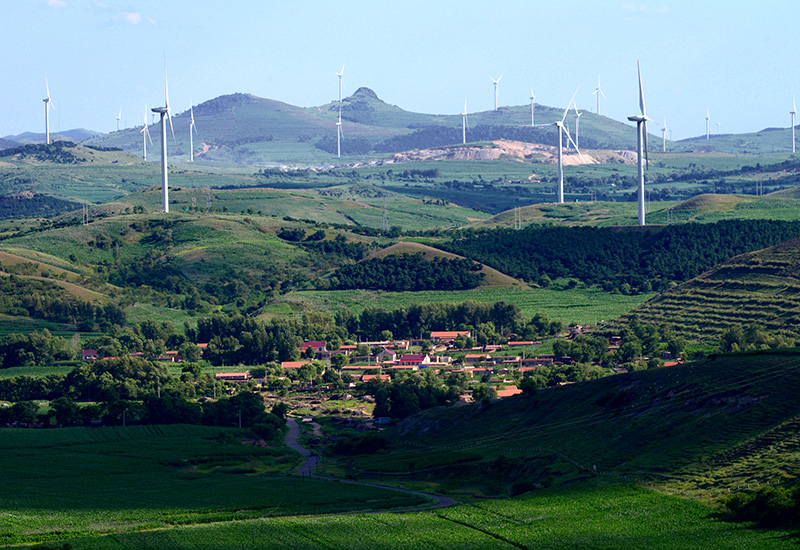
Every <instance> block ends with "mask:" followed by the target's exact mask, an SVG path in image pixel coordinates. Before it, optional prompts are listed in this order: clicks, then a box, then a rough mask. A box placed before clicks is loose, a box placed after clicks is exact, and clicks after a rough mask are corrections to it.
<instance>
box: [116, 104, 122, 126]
mask: <svg viewBox="0 0 800 550" xmlns="http://www.w3.org/2000/svg"><path fill="white" fill-rule="evenodd" d="M120 120H122V109H120V110H119V114H118V115H117V132H119V121H120Z"/></svg>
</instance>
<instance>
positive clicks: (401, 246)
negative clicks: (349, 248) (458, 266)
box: [365, 242, 529, 289]
mask: <svg viewBox="0 0 800 550" xmlns="http://www.w3.org/2000/svg"><path fill="white" fill-rule="evenodd" d="M394 254H422V256H423V257H424V258H425V259H426V260H428V261H433V259H434V258H448V259H463V258H464V257H463V256H459V255H457V254H452V253H450V252H445V251H444V250H439V249H438V248H433V247H432V246H428V245H425V244H421V243H414V242H400V243H397V244H393V245H392V246H390V247H387V248H384V249H382V250H379V251H377V252H375V253H373V254H370V255H369V256H368V257H367V258H365V260H370V259H373V258H385V257H386V256H390V255H394ZM481 273H483V274H484V278H483V283H481V285H480V287H478V288H500V287H505V288H520V289H526V288H529V287H528V285H526V284H525V283H523V282H522V281H520V280H518V279H515V278H513V277H510V276H508V275H506V274H504V273H501V272H500V271H497V270H496V269H494V268H491V267H489V266H487V265H484V266H483V269H481Z"/></svg>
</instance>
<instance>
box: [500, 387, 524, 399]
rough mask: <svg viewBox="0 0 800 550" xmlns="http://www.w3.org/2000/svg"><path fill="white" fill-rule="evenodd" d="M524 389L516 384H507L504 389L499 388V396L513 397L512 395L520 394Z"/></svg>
mask: <svg viewBox="0 0 800 550" xmlns="http://www.w3.org/2000/svg"><path fill="white" fill-rule="evenodd" d="M520 393H522V390H521V389H519V388H518V387H516V386H506V387H505V388H503V389H498V390H497V397H511V396H512V395H519V394H520Z"/></svg>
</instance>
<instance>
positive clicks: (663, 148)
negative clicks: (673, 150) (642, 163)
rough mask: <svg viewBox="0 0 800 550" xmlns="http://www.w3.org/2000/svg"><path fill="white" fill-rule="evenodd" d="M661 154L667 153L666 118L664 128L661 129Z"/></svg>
mask: <svg viewBox="0 0 800 550" xmlns="http://www.w3.org/2000/svg"><path fill="white" fill-rule="evenodd" d="M661 152H662V153H666V152H667V119H666V118H664V126H662V127H661Z"/></svg>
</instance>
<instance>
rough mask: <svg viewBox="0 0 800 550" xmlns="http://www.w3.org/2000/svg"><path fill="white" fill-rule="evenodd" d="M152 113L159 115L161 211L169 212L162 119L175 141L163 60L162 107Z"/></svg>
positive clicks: (165, 150)
mask: <svg viewBox="0 0 800 550" xmlns="http://www.w3.org/2000/svg"><path fill="white" fill-rule="evenodd" d="M151 111H153V112H154V113H158V114H159V115H161V211H162V212H169V182H168V178H167V124H166V122H165V121H164V118H168V119H169V128H170V130H171V131H172V141H175V129H174V128H173V127H172V113H171V112H170V108H169V84H168V82H167V61H166V59H165V60H164V106H163V107H153V108H152V109H151Z"/></svg>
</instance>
